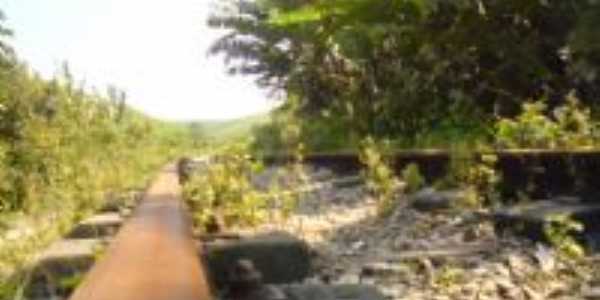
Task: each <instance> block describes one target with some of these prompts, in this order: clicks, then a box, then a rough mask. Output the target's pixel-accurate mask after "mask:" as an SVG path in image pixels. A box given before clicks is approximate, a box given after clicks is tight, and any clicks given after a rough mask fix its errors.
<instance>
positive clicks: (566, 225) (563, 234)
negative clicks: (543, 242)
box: [544, 215, 585, 260]
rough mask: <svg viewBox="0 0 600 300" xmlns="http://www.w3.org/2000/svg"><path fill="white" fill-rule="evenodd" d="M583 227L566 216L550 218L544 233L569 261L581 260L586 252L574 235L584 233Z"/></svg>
mask: <svg viewBox="0 0 600 300" xmlns="http://www.w3.org/2000/svg"><path fill="white" fill-rule="evenodd" d="M583 229H584V228H583V225H581V224H580V223H578V222H577V221H574V220H573V219H571V218H570V217H569V216H566V215H554V216H550V217H549V218H548V219H547V220H546V225H545V226H544V233H545V235H546V238H547V239H548V240H549V241H550V243H551V244H552V245H553V246H554V247H555V248H556V249H557V250H558V251H559V252H560V254H561V255H563V256H564V257H565V258H568V259H575V260H577V259H581V258H582V257H584V255H585V251H584V250H583V248H582V247H581V245H580V244H579V243H578V242H577V241H576V240H575V239H574V238H573V236H572V235H571V234H572V233H574V232H575V233H576V232H582V231H583Z"/></svg>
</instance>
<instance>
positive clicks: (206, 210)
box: [183, 144, 267, 229]
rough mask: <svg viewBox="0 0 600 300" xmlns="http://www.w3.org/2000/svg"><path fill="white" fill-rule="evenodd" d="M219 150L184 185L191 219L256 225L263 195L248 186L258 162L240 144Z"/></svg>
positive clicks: (263, 204)
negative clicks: (218, 155) (200, 170)
mask: <svg viewBox="0 0 600 300" xmlns="http://www.w3.org/2000/svg"><path fill="white" fill-rule="evenodd" d="M222 153H223V154H222V155H221V156H220V157H219V158H218V159H217V160H216V161H215V162H214V163H211V164H209V165H208V166H207V168H205V169H203V170H202V172H199V173H197V174H194V175H193V176H192V178H191V180H189V181H188V183H186V185H185V186H184V190H183V195H184V198H185V199H186V200H187V201H188V203H189V204H190V208H191V210H192V213H193V217H194V220H195V222H196V224H197V225H198V226H200V227H205V226H207V225H208V224H211V223H213V222H215V220H217V221H218V222H223V223H224V224H220V225H225V226H230V225H256V224H258V223H259V222H261V221H263V219H264V217H265V213H264V209H265V207H266V204H267V198H266V197H264V195H262V194H261V193H260V192H259V191H258V190H257V189H256V188H254V187H253V186H252V181H251V175H252V173H254V172H258V171H260V170H261V169H262V165H261V164H260V163H257V162H254V161H252V160H251V159H250V157H249V156H248V152H247V146H246V145H244V144H235V145H228V146H226V149H225V150H224V151H223V152H222ZM205 229H206V228H205Z"/></svg>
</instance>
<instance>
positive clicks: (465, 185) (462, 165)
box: [437, 144, 501, 208]
mask: <svg viewBox="0 0 600 300" xmlns="http://www.w3.org/2000/svg"><path fill="white" fill-rule="evenodd" d="M497 160H498V158H497V157H496V155H493V154H482V155H481V156H478V155H476V154H475V152H474V151H473V149H472V148H471V146H469V145H467V144H456V145H454V146H453V148H452V149H451V151H450V163H449V165H448V171H447V174H446V177H445V178H443V179H442V180H440V181H439V182H437V185H438V187H441V188H460V189H462V190H463V191H464V192H465V197H464V199H463V203H461V204H462V205H463V206H465V207H471V208H477V207H481V206H483V205H495V204H498V200H499V197H500V196H499V192H498V185H499V184H500V181H501V176H500V174H498V171H497V170H496V168H495V165H496V162H497Z"/></svg>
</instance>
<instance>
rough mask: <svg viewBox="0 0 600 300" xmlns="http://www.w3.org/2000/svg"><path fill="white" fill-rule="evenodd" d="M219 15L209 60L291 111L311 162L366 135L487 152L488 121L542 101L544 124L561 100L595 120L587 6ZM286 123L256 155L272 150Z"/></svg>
mask: <svg viewBox="0 0 600 300" xmlns="http://www.w3.org/2000/svg"><path fill="white" fill-rule="evenodd" d="M220 3H221V4H222V6H223V7H224V8H225V9H223V10H222V11H217V12H216V13H215V16H214V17H213V18H212V19H211V21H210V24H211V25H212V26H214V27H219V28H226V29H229V30H230V31H229V33H228V34H227V35H225V36H223V37H222V38H221V39H220V40H219V41H218V42H216V43H215V44H214V47H213V49H212V50H213V53H217V54H225V57H226V59H227V61H228V62H230V72H231V73H234V74H253V75H256V76H258V81H257V82H258V84H260V85H262V86H265V87H268V88H272V89H275V90H279V91H284V92H285V93H286V94H287V95H288V96H289V97H288V99H287V100H284V105H282V106H281V108H280V109H279V110H278V111H279V112H277V113H276V114H279V113H281V112H282V111H283V113H284V114H285V113H287V112H285V111H286V110H287V108H288V107H289V105H287V104H288V103H290V102H291V101H293V102H295V103H296V105H295V106H296V109H294V114H296V115H297V116H298V117H300V118H301V119H302V120H303V122H302V124H301V125H302V126H303V137H304V142H305V144H306V148H307V150H309V151H314V150H317V151H324V150H332V149H340V148H352V149H357V148H358V147H359V142H360V141H361V140H362V139H363V137H365V136H368V135H371V136H373V137H374V138H376V139H388V140H390V141H391V142H392V143H393V144H394V145H396V146H398V147H444V148H445V147H449V146H450V145H451V144H453V143H456V142H459V141H460V142H466V141H468V142H470V143H476V142H477V143H482V144H493V143H494V141H495V140H496V139H495V137H494V132H495V130H494V126H495V124H496V120H498V119H499V118H513V117H514V116H515V115H516V114H517V113H518V111H519V109H520V108H521V107H522V106H523V103H530V102H531V100H530V99H545V106H547V108H548V110H547V111H544V113H546V112H552V111H554V110H555V108H557V107H559V106H561V105H563V104H565V103H568V102H569V101H570V100H569V97H567V96H568V95H570V94H571V95H574V96H576V97H578V98H579V99H580V105H581V106H582V107H583V108H584V109H586V110H589V111H590V113H591V114H590V115H592V116H593V115H596V114H597V105H596V100H597V99H596V98H597V97H598V96H599V95H600V93H598V91H599V90H598V87H599V86H600V85H599V84H598V83H599V82H598V81H599V80H600V77H598V76H596V73H597V70H598V66H599V65H600V60H598V49H600V47H598V38H597V35H595V34H593V32H594V29H593V28H595V27H594V26H597V25H598V24H599V23H600V18H598V15H600V14H599V13H598V12H599V11H600V4H598V3H597V2H596V1H587V0H584V1H577V2H573V1H537V0H526V1H523V0H510V1H437V0H424V1H421V0H419V1H416V0H393V1H377V0H360V1H342V0H335V1H299V0H286V1H272V0H260V1H228V0H224V1H220ZM290 99H293V100H290ZM284 123H285V121H281V120H277V119H276V120H275V121H274V123H273V124H272V125H271V127H270V128H264V129H263V131H264V132H265V134H262V135H259V138H258V139H257V140H258V142H257V144H258V145H259V146H261V147H265V148H266V149H267V151H268V150H272V149H270V147H271V146H273V145H275V146H276V145H277V142H274V141H273V136H276V135H273V134H270V133H274V132H277V130H278V129H277V127H278V126H281V124H284ZM565 142H568V143H571V142H570V141H565ZM573 142H575V143H576V145H573V146H584V145H585V142H584V145H581V144H579V140H576V141H573ZM535 146H537V145H535ZM570 146H571V145H570Z"/></svg>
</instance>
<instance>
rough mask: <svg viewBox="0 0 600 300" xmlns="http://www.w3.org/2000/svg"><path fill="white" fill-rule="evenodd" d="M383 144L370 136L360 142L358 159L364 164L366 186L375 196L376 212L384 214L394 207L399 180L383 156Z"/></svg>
mask: <svg viewBox="0 0 600 300" xmlns="http://www.w3.org/2000/svg"><path fill="white" fill-rule="evenodd" d="M382 149H385V145H384V144H382V143H377V142H375V140H374V139H373V138H371V137H368V138H366V139H364V140H363V141H362V143H361V147H360V152H359V159H360V161H361V163H362V164H363V165H364V166H365V169H363V171H362V175H363V177H364V178H365V181H366V183H367V188H368V189H369V190H370V191H371V193H372V194H373V195H374V196H375V197H376V198H377V202H378V212H379V214H380V215H386V214H388V213H390V212H391V211H392V209H393V208H394V207H395V204H396V203H395V201H394V200H395V199H396V192H397V191H398V186H399V180H398V178H396V176H395V175H394V171H393V170H392V168H391V167H390V164H389V162H387V161H386V158H385V156H384V151H382Z"/></svg>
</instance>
